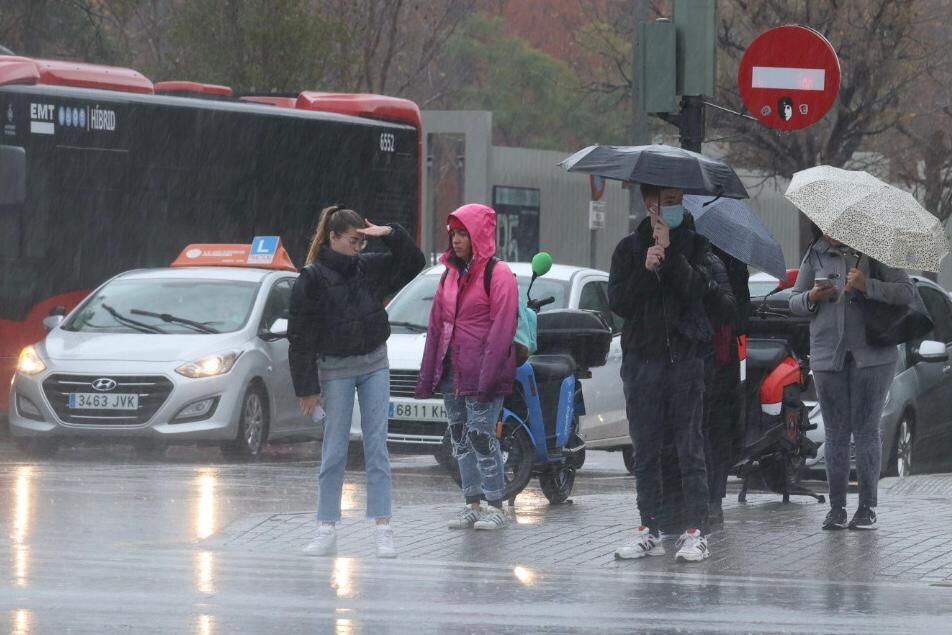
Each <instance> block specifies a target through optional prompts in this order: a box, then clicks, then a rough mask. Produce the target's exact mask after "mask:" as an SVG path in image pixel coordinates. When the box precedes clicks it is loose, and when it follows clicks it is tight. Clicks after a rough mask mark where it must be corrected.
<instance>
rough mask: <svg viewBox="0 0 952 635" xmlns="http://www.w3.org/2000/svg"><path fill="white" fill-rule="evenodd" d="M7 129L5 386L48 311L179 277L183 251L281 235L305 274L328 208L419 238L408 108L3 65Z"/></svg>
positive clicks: (1, 313) (13, 61)
mask: <svg viewBox="0 0 952 635" xmlns="http://www.w3.org/2000/svg"><path fill="white" fill-rule="evenodd" d="M0 119H2V122H3V131H2V134H0V236H3V238H4V241H3V242H4V246H3V248H2V249H0V382H2V384H3V385H7V384H8V380H9V378H10V376H11V375H12V373H13V370H14V368H15V365H16V360H17V355H18V353H19V351H20V350H21V349H22V348H23V347H24V346H26V345H28V344H31V343H33V342H35V341H37V340H39V339H42V338H43V336H44V335H45V332H44V330H43V327H42V320H43V318H45V317H46V316H47V315H48V314H49V313H50V311H51V310H60V311H62V310H70V309H72V308H73V307H74V306H75V305H76V304H77V303H78V302H79V301H80V300H81V299H82V298H83V297H85V296H86V295H87V294H88V292H89V290H91V289H93V288H95V287H96V286H97V285H98V284H100V283H101V282H103V281H104V280H106V279H108V278H109V277H110V276H113V275H115V274H118V273H120V272H122V271H126V270H129V269H134V268H137V267H156V266H167V265H168V263H169V262H170V261H171V260H172V259H173V258H174V257H175V256H176V255H177V254H178V252H179V250H180V249H181V248H182V245H185V244H189V243H239V244H248V243H249V241H250V240H251V238H252V237H254V236H258V235H277V236H280V238H281V241H282V244H283V245H285V246H286V248H287V250H288V253H289V254H290V256H291V258H292V260H293V261H295V262H303V261H304V256H305V252H306V248H307V244H306V243H307V239H308V238H309V236H310V234H311V233H312V231H313V228H314V226H315V224H316V220H317V218H316V217H317V212H318V210H320V209H321V208H322V207H324V206H327V205H331V204H340V205H346V206H348V207H352V208H355V209H360V210H372V211H373V214H374V218H379V219H386V220H387V221H388V222H399V223H400V224H401V225H403V226H404V227H406V228H407V229H408V230H409V231H410V232H411V234H414V235H417V236H418V235H419V231H420V174H421V163H420V158H421V157H420V154H421V152H420V148H421V120H420V111H419V108H418V107H417V106H416V104H414V103H412V102H410V101H407V100H403V99H396V98H391V97H383V96H378V95H364V94H352V95H348V94H333V93H321V92H307V91H305V92H301V93H299V94H297V95H294V96H288V95H283V96H274V95H242V96H235V95H233V94H232V91H231V90H230V89H229V88H227V87H224V86H214V85H208V84H199V83H194V82H161V83H153V82H152V81H150V80H149V79H148V78H146V77H144V76H143V75H141V74H140V73H138V72H136V71H133V70H129V69H123V68H113V67H104V66H96V65H90V64H80V63H75V62H59V61H49V60H38V59H31V58H26V57H16V56H4V55H0ZM60 307H62V308H60ZM6 402H7V394H6V391H0V409H4V410H5V409H6V405H7V404H6Z"/></svg>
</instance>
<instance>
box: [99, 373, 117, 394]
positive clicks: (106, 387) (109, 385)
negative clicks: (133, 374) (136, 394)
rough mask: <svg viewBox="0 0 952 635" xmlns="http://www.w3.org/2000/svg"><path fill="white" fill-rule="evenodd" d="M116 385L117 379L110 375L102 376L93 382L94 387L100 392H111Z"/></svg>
mask: <svg viewBox="0 0 952 635" xmlns="http://www.w3.org/2000/svg"><path fill="white" fill-rule="evenodd" d="M116 386H117V384H116V381H115V380H114V379H109V378H108V377H100V378H99V379H97V380H96V381H94V382H93V389H94V390H98V391H99V392H109V391H110V390H114V389H115V388H116Z"/></svg>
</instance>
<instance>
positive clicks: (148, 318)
mask: <svg viewBox="0 0 952 635" xmlns="http://www.w3.org/2000/svg"><path fill="white" fill-rule="evenodd" d="M183 253H189V252H188V251H186V252H183ZM191 253H195V250H194V249H193V250H192V252H191ZM289 269H290V267H289ZM296 278H297V273H295V272H293V271H292V270H275V269H266V268H258V267H255V266H248V267H236V266H233V265H232V266H192V267H181V268H179V267H172V268H162V269H145V270H136V271H129V272H126V273H123V274H120V275H118V276H116V277H114V278H112V279H111V280H109V281H108V282H106V283H105V284H103V285H102V286H100V287H99V288H98V289H96V290H95V291H94V292H93V293H92V294H90V295H89V297H87V298H86V299H85V300H84V301H83V302H82V303H81V304H80V305H79V306H78V307H76V309H74V310H73V311H72V312H71V313H70V314H69V315H68V316H67V317H66V318H65V319H63V318H61V317H53V318H47V325H48V327H49V328H51V330H50V333H49V334H48V335H47V337H46V338H45V339H44V340H43V341H41V342H38V343H37V344H35V345H33V346H30V347H28V348H27V349H25V350H24V351H23V353H22V354H21V356H20V361H19V365H18V368H17V372H16V375H15V376H14V379H13V382H12V385H11V388H10V390H11V394H10V418H9V420H10V432H11V433H12V435H13V437H14V440H15V441H16V443H17V444H18V445H19V446H20V447H21V448H22V449H23V450H24V451H33V452H37V453H42V452H49V451H51V450H54V449H55V448H56V446H57V444H58V443H59V442H60V441H62V440H64V439H67V438H73V439H76V438H82V439H99V440H110V441H115V440H126V441H131V442H132V443H133V444H134V445H135V446H136V447H137V449H139V450H140V451H142V452H143V453H147V454H157V453H159V452H161V451H162V450H164V448H165V446H166V445H167V444H168V443H172V442H176V443H195V442H200V443H208V442H211V443H216V444H220V445H221V447H222V450H223V451H225V453H226V454H229V455H234V456H239V457H241V456H243V457H254V456H257V455H258V453H259V452H260V451H261V449H262V448H263V446H264V445H265V444H266V443H267V441H268V439H269V438H270V439H279V438H285V439H291V438H301V439H308V438H314V437H316V436H317V435H318V434H319V432H320V430H319V427H318V426H316V425H315V424H314V423H313V422H311V420H310V419H309V418H306V417H303V416H301V415H300V413H299V411H298V405H297V399H296V398H295V396H294V392H293V388H292V385H291V377H290V370H289V367H288V343H287V339H286V338H285V337H284V336H285V335H286V333H287V316H288V308H289V303H290V297H291V288H292V286H293V284H294V281H295V279H296Z"/></svg>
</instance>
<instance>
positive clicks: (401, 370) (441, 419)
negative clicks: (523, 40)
mask: <svg viewBox="0 0 952 635" xmlns="http://www.w3.org/2000/svg"><path fill="white" fill-rule="evenodd" d="M508 264H509V267H510V268H511V269H512V271H513V273H515V274H516V279H517V282H518V285H519V292H520V295H521V296H522V297H523V298H524V297H525V293H526V290H527V289H528V287H529V282H530V280H531V279H532V268H531V265H530V264H529V263H508ZM443 270H444V267H443V266H442V265H440V266H436V267H433V268H431V269H428V270H426V271H424V272H423V273H421V274H420V275H419V276H417V278H416V279H415V280H414V281H413V282H411V283H410V284H408V285H407V286H406V287H404V289H403V290H402V291H401V292H400V293H399V294H397V296H396V297H394V298H393V300H392V301H391V302H390V304H389V305H388V307H387V311H388V313H389V314H390V324H391V328H392V331H393V334H392V335H391V337H390V340H389V342H388V343H387V346H388V350H389V355H390V428H389V433H388V440H389V442H390V444H391V447H393V448H394V449H403V450H405V451H411V452H424V453H426V452H430V453H433V454H434V455H437V456H438V457H439V455H440V446H441V443H442V440H443V434H444V432H445V431H446V411H445V409H444V407H443V400H442V399H429V400H417V399H414V398H413V394H414V390H415V389H416V384H417V379H418V378H419V374H420V364H421V362H422V359H423V348H424V345H425V343H426V329H427V324H428V322H429V318H430V307H431V306H432V303H433V296H434V294H435V292H436V288H437V285H439V282H440V278H441V276H442V275H443ZM532 296H533V297H534V298H544V297H548V296H552V297H554V298H555V302H554V303H552V304H550V305H548V306H546V307H543V309H542V310H543V311H546V310H553V309H565V308H572V309H583V310H589V311H596V312H598V313H601V314H602V315H604V316H606V318H607V319H608V322H609V324H611V325H612V327H613V334H614V337H613V338H612V344H611V349H610V351H609V355H608V363H607V364H606V365H605V366H602V367H599V368H593V369H592V377H591V379H586V380H583V381H582V394H583V396H584V398H585V409H586V412H587V414H586V415H584V416H583V417H581V419H580V429H581V434H582V438H583V439H585V441H586V443H592V444H593V445H595V446H598V447H599V448H602V447H603V446H605V445H616V444H617V445H620V444H622V443H628V444H629V445H630V443H631V441H630V440H628V437H627V432H625V434H624V437H623V438H615V437H616V436H618V434H617V430H619V429H624V430H626V431H627V429H628V422H627V419H626V417H625V397H624V392H623V390H622V383H621V376H620V370H621V341H620V335H621V333H620V332H621V325H622V322H621V320H620V319H618V318H615V317H614V316H613V315H612V312H611V310H610V309H609V306H608V274H607V273H605V272H604V271H599V270H597V269H586V268H581V267H569V266H564V265H554V266H553V267H552V269H551V271H549V273H547V274H546V275H545V276H544V277H541V278H538V279H537V280H536V282H535V285H534V286H533V288H532ZM360 438H361V434H360V416H359V412H358V410H357V407H356V405H355V409H354V419H353V426H352V428H351V440H352V441H356V440H359V439H360Z"/></svg>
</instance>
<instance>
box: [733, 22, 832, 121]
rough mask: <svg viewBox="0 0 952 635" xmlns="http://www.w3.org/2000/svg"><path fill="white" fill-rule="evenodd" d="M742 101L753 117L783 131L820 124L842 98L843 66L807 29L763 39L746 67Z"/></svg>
mask: <svg viewBox="0 0 952 635" xmlns="http://www.w3.org/2000/svg"><path fill="white" fill-rule="evenodd" d="M737 85H738V87H739V88H740V96H741V98H742V99H743V100H744V105H745V106H746V107H747V110H748V111H750V113H751V114H752V115H753V116H754V117H756V118H757V119H759V120H760V122H761V123H763V124H764V125H766V126H769V127H770V128H774V129H777V130H800V129H801V128H806V127H807V126H811V125H813V124H815V123H816V122H818V121H819V120H820V119H822V118H823V116H824V115H825V114H826V113H827V112H828V111H829V110H830V108H831V107H832V106H833V103H834V102H835V101H836V96H837V94H838V93H839V92H840V61H839V59H838V58H837V57H836V51H835V50H833V46H832V45H831V44H830V43H829V41H827V39H826V38H825V37H823V36H822V35H820V34H819V33H817V32H816V31H814V30H813V29H810V28H807V27H805V26H781V27H777V28H775V29H770V30H769V31H765V32H764V33H761V34H760V35H759V36H758V37H757V38H756V39H755V40H754V41H753V42H751V43H750V46H748V47H747V50H746V51H744V57H743V58H742V59H741V61H740V68H739V69H738V71H737Z"/></svg>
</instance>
